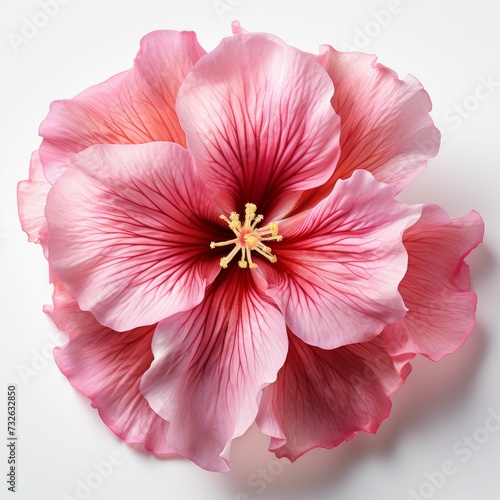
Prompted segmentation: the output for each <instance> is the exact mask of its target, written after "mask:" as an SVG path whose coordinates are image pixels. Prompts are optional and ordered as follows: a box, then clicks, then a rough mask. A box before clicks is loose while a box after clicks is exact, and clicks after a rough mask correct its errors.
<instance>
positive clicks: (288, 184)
mask: <svg viewBox="0 0 500 500" xmlns="http://www.w3.org/2000/svg"><path fill="white" fill-rule="evenodd" d="M332 94H333V86H332V82H331V80H330V78H329V77H328V75H327V73H326V72H325V70H324V69H323V68H322V67H321V65H320V64H318V63H317V62H316V61H314V60H313V59H312V58H311V57H309V56H308V55H307V54H304V53H303V52H301V51H299V50H297V49H294V48H292V47H289V46H287V45H285V44H278V43H276V42H275V41H273V40H270V39H269V37H267V36H266V35H258V34H255V35H254V34H248V35H238V36H233V37H230V38H226V39H224V40H223V41H222V42H221V44H220V45H219V46H218V47H217V48H216V49H215V50H213V51H212V52H210V53H209V54H207V55H206V56H205V57H203V58H202V59H201V60H200V61H199V62H198V64H197V65H196V67H195V68H194V69H193V71H192V72H191V73H190V74H189V75H188V77H187V78H186V80H185V82H184V84H183V85H182V87H181V90H180V92H179V97H178V100H177V108H176V109H177V112H178V115H179V120H180V123H181V125H182V127H183V129H184V130H185V132H186V137H187V144H188V148H189V150H190V151H191V152H192V153H193V155H194V156H195V158H196V162H197V165H198V167H199V169H200V175H201V176H202V178H203V179H204V180H205V181H206V182H207V184H208V185H209V186H210V187H212V188H214V189H216V190H219V191H220V192H221V195H222V197H223V199H224V201H223V202H222V204H223V206H224V209H225V210H228V211H232V210H234V211H237V212H239V211H241V210H242V209H243V206H244V204H245V203H247V202H251V203H255V204H256V205H257V207H258V209H259V211H260V212H261V213H264V214H265V215H266V217H276V216H277V214H278V213H283V211H284V210H285V206H284V204H286V203H287V202H288V201H289V198H290V197H291V196H297V195H298V192H299V191H300V190H304V189H308V188H312V187H315V186H318V185H320V184H322V183H324V182H325V181H326V180H327V179H328V178H329V177H330V176H331V174H332V172H333V170H334V168H335V165H336V163H337V159H338V156H339V148H338V137H339V128H340V127H339V120H338V117H337V116H336V115H335V112H334V111H333V109H332V108H331V105H330V99H331V97H332ZM285 200H286V202H285Z"/></svg>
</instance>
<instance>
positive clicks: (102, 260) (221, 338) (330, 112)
mask: <svg viewBox="0 0 500 500" xmlns="http://www.w3.org/2000/svg"><path fill="white" fill-rule="evenodd" d="M233 29H234V33H235V34H234V35H233V36H232V37H229V38H226V39H224V40H223V41H222V42H221V44H220V45H219V46H218V47H217V48H216V49H214V50H213V51H212V52H209V53H205V51H204V50H203V49H202V48H201V47H200V46H199V45H198V43H197V41H196V37H195V35H194V34H193V33H185V32H182V33H179V32H154V33H151V34H149V35H147V36H146V37H145V38H144V39H143V41H142V43H141V51H140V52H139V55H138V56H137V59H136V62H135V65H134V68H133V69H131V70H130V71H127V72H124V73H121V74H119V75H117V76H115V77H113V78H111V79H110V80H108V81H107V82H104V83H102V84H100V85H97V86H95V87H92V88H90V89H88V90H86V91H85V92H83V93H82V94H80V95H79V96H77V97H75V98H74V99H72V100H67V101H57V102H55V103H53V104H52V106H51V109H50V112H49V115H48V116H47V118H46V120H45V121H44V122H43V123H42V125H41V128H40V133H41V135H42V137H43V142H42V145H41V147H40V150H39V152H37V153H34V155H33V157H32V163H31V169H30V179H29V180H28V181H24V182H21V183H20V185H19V212H20V217H21V221H22V224H23V229H24V230H25V231H26V232H27V233H28V235H29V238H30V240H31V241H36V242H39V243H41V244H42V245H43V247H44V251H45V254H46V256H47V258H48V261H49V266H50V269H51V273H52V277H53V281H54V287H55V291H54V305H53V306H48V307H47V308H46V311H47V313H48V314H49V315H50V316H51V317H52V318H53V320H54V322H55V323H56V325H57V327H58V328H60V329H61V330H64V331H66V332H68V334H69V337H70V338H69V341H68V343H67V344H66V345H65V346H63V347H62V348H58V349H56V351H55V358H56V361H57V363H58V365H59V367H60V369H61V370H62V371H63V373H64V374H65V375H66V376H67V377H68V379H69V381H70V382H71V383H72V384H73V385H74V387H76V388H77V389H78V390H80V391H81V392H83V393H84V394H86V395H87V396H88V397H89V398H90V399H91V400H92V404H93V406H94V407H96V408H98V410H99V412H100V415H101V417H102V419H103V420H104V422H105V423H106V424H107V425H108V426H109V427H110V428H111V429H112V430H113V431H114V432H115V433H116V434H117V435H118V436H120V437H121V438H122V439H124V440H125V441H127V442H129V443H139V444H142V445H144V447H145V448H146V449H147V450H150V451H152V452H153V453H155V454H157V455H169V454H175V455H181V456H184V457H188V458H190V459H191V460H193V461H194V462H195V463H197V464H198V465H200V466H201V467H203V468H206V469H209V470H214V471H225V470H228V468H229V466H228V458H229V451H230V445H231V441H232V439H234V438H235V437H237V436H240V435H242V434H243V433H244V432H245V431H246V430H247V429H248V427H249V426H250V425H251V424H252V423H253V422H254V421H255V420H256V419H257V423H258V425H259V426H260V428H261V429H262V431H263V432H265V433H266V434H268V435H269V436H270V437H271V450H273V451H274V452H275V453H276V454H277V455H278V456H286V457H288V458H290V459H291V460H294V459H296V458H297V457H298V456H300V455H302V454H303V453H305V452H306V451H307V450H309V449H311V448H314V447H318V446H323V447H332V446H336V445H338V444H339V443H340V442H342V441H343V440H346V439H350V438H351V437H353V436H354V435H355V434H356V433H357V432H358V431H360V430H364V431H368V432H375V431H376V430H377V428H378V426H379V425H380V423H381V422H382V420H383V419H384V418H386V417H387V416H388V414H389V411H390V405H391V403H390V397H391V395H392V394H393V393H394V392H395V391H396V390H397V389H398V388H399V387H400V386H401V385H402V383H403V382H404V379H405V378H406V376H407V375H408V373H409V370H410V365H409V362H410V361H411V359H412V358H413V357H414V356H415V354H423V355H426V356H428V357H430V358H431V359H439V358H440V357H442V356H443V355H445V354H447V353H449V352H453V351H454V350H456V349H457V348H458V347H459V346H460V345H461V344H462V343H463V342H464V341H465V340H466V338H467V337H468V335H469V334H470V333H471V331H472V329H473V327H474V312H475V294H474V293H473V292H471V291H470V283H469V272H468V268H467V266H466V264H464V257H465V256H466V255H467V254H468V252H470V251H471V250H472V249H473V248H474V247H475V246H476V245H477V244H479V242H480V241H481V239H482V231H483V224H482V220H481V218H480V217H479V215H478V214H477V213H475V212H472V213H471V214H470V215H468V216H466V217H463V218H461V219H455V220H450V219H449V218H448V217H447V215H446V214H445V213H444V212H443V211H442V210H441V209H440V208H439V207H437V206H433V205H425V206H421V205H414V206H408V205H405V204H402V203H399V202H397V201H395V199H394V196H395V194H397V193H398V192H399V191H401V190H402V189H403V188H404V187H405V186H406V185H407V184H408V183H409V182H410V181H411V179H413V178H414V177H415V175H417V174H418V173H419V172H420V171H421V170H422V169H423V168H424V167H425V165H426V162H427V160H428V158H429V157H431V156H433V155H434V154H436V152H437V149H438V143H439V133H438V132H437V130H436V129H435V127H434V125H433V124H432V121H431V119H430V117H429V116H428V112H429V110H430V102H429V98H428V96H427V94H426V92H425V91H424V90H423V88H422V87H421V85H420V84H419V83H418V82H417V81H416V80H415V79H414V78H412V77H407V78H406V79H405V80H403V81H401V80H399V79H398V78H397V77H396V75H395V74H394V73H393V72H392V71H390V70H388V69H387V68H385V67H383V66H381V65H380V64H376V63H375V60H374V58H373V57H372V56H367V55H364V54H359V53H339V52H336V51H335V50H334V49H332V48H331V47H326V48H324V49H323V50H322V52H321V54H320V55H319V56H317V57H316V56H311V55H309V54H306V53H304V52H301V51H299V50H298V49H295V48H292V47H290V46H288V45H286V44H285V43H284V42H282V41H281V40H279V39H277V38H276V37H273V36H270V35H263V34H249V33H246V32H244V31H243V30H242V29H241V28H240V27H239V25H237V24H235V25H234V28H233ZM42 169H43V174H42ZM45 179H46V180H45ZM444 306H445V307H444Z"/></svg>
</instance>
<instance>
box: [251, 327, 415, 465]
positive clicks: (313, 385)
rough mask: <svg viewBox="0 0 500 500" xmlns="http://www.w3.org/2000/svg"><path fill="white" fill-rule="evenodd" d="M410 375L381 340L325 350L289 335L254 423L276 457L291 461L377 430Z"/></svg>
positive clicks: (408, 368)
mask: <svg viewBox="0 0 500 500" xmlns="http://www.w3.org/2000/svg"><path fill="white" fill-rule="evenodd" d="M409 371H410V365H409V364H406V363H405V364H404V365H402V366H398V364H397V362H394V360H392V359H391V357H390V356H389V355H388V354H387V352H386V349H385V346H384V344H383V342H382V341H381V340H380V338H376V339H374V340H372V341H370V342H364V343H361V344H352V345H349V346H344V347H339V348H338V349H333V350H323V349H320V348H318V347H313V346H310V345H307V344H305V343H304V342H302V341H301V340H299V339H298V338H297V337H295V336H294V335H293V334H291V335H289V350H288V355H287V359H286V362H285V364H284V366H283V368H282V369H281V370H280V371H279V372H278V378H277V380H276V382H275V383H274V384H271V385H270V386H268V387H266V388H265V389H264V391H263V396H262V400H261V404H260V409H259V415H258V417H257V423H258V425H259V427H260V429H261V430H262V431H263V432H264V433H266V434H268V435H270V436H271V445H270V450H271V451H273V452H274V453H276V455H277V456H278V457H287V458H288V459H290V460H291V461H294V460H296V459H297V458H299V457H300V456H301V455H303V454H304V453H305V452H307V451H308V450H310V449H312V448H317V447H322V448H333V447H334V446H337V445H338V444H340V443H341V442H342V441H346V440H349V439H351V438H352V437H354V436H355V435H356V434H357V433H358V432H359V431H366V432H371V433H375V432H376V431H377V429H378V427H379V426H380V424H381V423H382V421H383V420H384V419H385V418H387V416H388V415H389V412H390V409H391V400H390V397H391V395H392V394H393V393H394V392H395V391H396V390H397V389H398V388H399V387H400V386H401V385H402V384H403V382H404V379H405V378H406V376H407V375H408V373H409Z"/></svg>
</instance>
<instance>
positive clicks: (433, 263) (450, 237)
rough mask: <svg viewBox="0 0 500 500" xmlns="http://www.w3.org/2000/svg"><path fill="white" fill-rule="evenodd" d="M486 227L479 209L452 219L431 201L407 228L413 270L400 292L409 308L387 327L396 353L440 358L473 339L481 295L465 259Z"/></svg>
mask: <svg viewBox="0 0 500 500" xmlns="http://www.w3.org/2000/svg"><path fill="white" fill-rule="evenodd" d="M483 232H484V224H483V221H482V219H481V217H480V215H479V214H478V213H477V212H471V213H470V214H469V215H467V216H465V217H461V218H458V219H451V220H450V218H449V217H448V215H447V214H446V212H445V211H444V210H443V209H441V208H440V207H438V206H436V205H425V206H424V209H423V211H422V216H421V218H420V219H419V221H418V222H417V223H416V224H415V225H413V226H412V227H410V228H408V229H407V230H406V231H405V234H404V237H403V241H404V244H405V247H406V249H407V250H408V271H407V273H406V275H405V277H404V279H403V281H402V282H401V285H400V292H401V295H402V297H403V299H404V301H405V304H406V306H407V307H408V308H409V311H408V314H407V315H406V316H405V317H404V318H403V319H401V320H400V321H399V322H397V323H395V324H394V325H390V326H388V327H386V329H385V330H384V332H383V336H384V338H385V340H386V342H387V343H388V348H389V352H390V353H391V354H401V353H419V354H424V355H425V356H427V357H429V358H430V359H433V360H435V361H437V360H439V359H441V358H442V357H443V356H445V355H446V354H449V353H452V352H455V351H456V350H457V349H458V348H459V347H460V346H461V345H462V344H463V343H464V342H465V341H466V340H467V338H468V337H469V335H470V334H471V333H472V331H473V330H474V326H475V317H474V316H475V311H476V294H475V293H474V292H472V291H470V273H469V267H468V266H467V264H466V263H465V262H464V258H465V257H466V256H467V255H468V254H469V252H471V251H472V250H473V249H474V248H475V247H476V246H477V245H478V244H479V243H480V242H481V241H482V239H483Z"/></svg>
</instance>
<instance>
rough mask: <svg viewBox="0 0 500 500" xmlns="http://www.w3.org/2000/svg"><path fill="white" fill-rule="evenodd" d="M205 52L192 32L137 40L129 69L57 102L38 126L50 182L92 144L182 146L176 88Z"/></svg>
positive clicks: (155, 34) (156, 33) (154, 34)
mask: <svg viewBox="0 0 500 500" xmlns="http://www.w3.org/2000/svg"><path fill="white" fill-rule="evenodd" d="M203 54H205V51H204V50H203V49H202V48H201V47H200V45H199V44H198V41H197V39H196V35H195V33H192V32H177V31H154V32H152V33H149V34H148V35H146V36H145V37H144V38H143V39H142V41H141V49H140V51H139V53H138V55H137V58H136V60H135V64H134V67H133V69H131V70H129V71H126V72H124V73H120V74H118V75H116V76H114V77H113V78H111V79H109V80H107V81H106V82H104V83H101V84H99V85H96V86H94V87H91V88H89V89H88V90H86V91H85V92H82V93H81V94H79V95H78V96H76V97H75V98H74V99H69V100H63V101H55V102H53V103H52V105H51V107H50V112H49V114H48V116H47V118H46V119H45V121H44V122H43V123H42V125H41V127H40V135H41V136H42V137H43V138H44V140H43V142H42V146H41V147H40V156H41V159H42V163H43V165H44V170H45V175H46V176H47V178H48V179H49V181H50V182H51V183H53V182H54V181H55V180H56V178H57V177H58V176H59V175H60V174H61V173H62V172H63V171H64V170H65V169H66V168H67V166H68V160H69V158H70V156H72V155H73V154H75V153H78V152H79V151H82V150H84V149H85V148H87V147H89V146H91V145H93V144H128V143H133V144H138V143H145V142H151V141H172V142H177V143H179V144H182V145H184V144H185V136H184V132H183V131H182V129H181V127H180V125H179V121H178V119H177V115H176V113H175V101H176V98H177V93H178V91H179V87H180V86H181V84H182V82H183V80H184V79H185V77H186V75H187V74H188V73H189V71H191V69H192V67H193V65H194V64H195V63H196V61H198V59H199V58H200V57H201V56H202V55H203Z"/></svg>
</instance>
